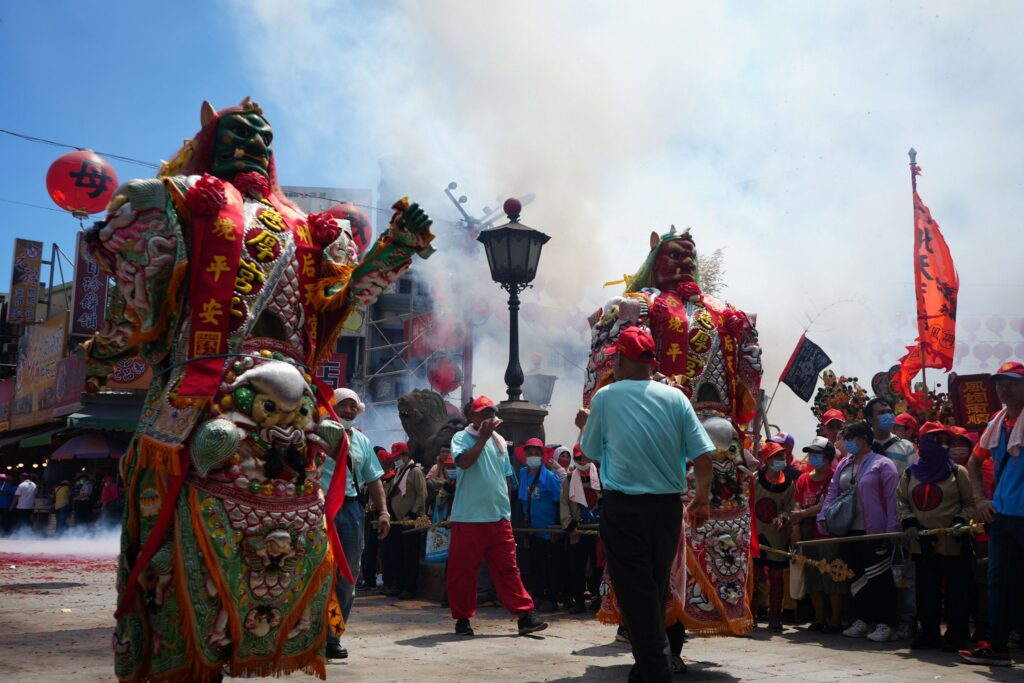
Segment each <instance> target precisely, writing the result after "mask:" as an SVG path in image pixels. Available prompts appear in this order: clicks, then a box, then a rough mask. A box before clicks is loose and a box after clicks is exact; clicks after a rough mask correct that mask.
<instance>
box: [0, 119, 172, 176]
mask: <svg viewBox="0 0 1024 683" xmlns="http://www.w3.org/2000/svg"><path fill="white" fill-rule="evenodd" d="M0 133H4V134H5V135H10V136H11V137H15V138H19V139H21V140H25V141H27V142H35V143H38V144H41V145H50V146H51V147H63V148H64V149H79V150H81V149H88V148H87V147H79V146H78V145H69V144H68V143H66V142H57V141H56V140H47V139H46V138H37V137H35V136H33V135H25V134H24V133H15V132H14V131H13V130H5V129H3V128H0ZM93 151H95V152H96V153H97V154H99V155H100V156H104V157H108V158H110V159H117V160H118V161H123V162H125V163H126V164H138V165H139V166H145V167H146V168H160V165H159V164H154V163H153V162H151V161H142V160H141V159H133V158H132V157H126V156H123V155H121V154H111V153H110V152H100V151H97V150H93Z"/></svg>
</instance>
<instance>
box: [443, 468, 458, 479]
mask: <svg viewBox="0 0 1024 683" xmlns="http://www.w3.org/2000/svg"><path fill="white" fill-rule="evenodd" d="M444 473H445V474H447V475H448V478H449V479H454V478H455V475H456V474H457V473H458V471H457V470H445V471H444Z"/></svg>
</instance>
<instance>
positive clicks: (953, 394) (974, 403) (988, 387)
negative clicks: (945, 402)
mask: <svg viewBox="0 0 1024 683" xmlns="http://www.w3.org/2000/svg"><path fill="white" fill-rule="evenodd" d="M949 398H950V402H951V403H952V404H953V416H954V417H956V423H957V424H958V425H960V426H961V427H963V428H964V429H966V430H968V431H972V432H980V431H981V430H983V429H984V428H985V425H986V424H988V420H989V418H990V417H992V414H993V413H994V412H996V411H997V410H999V407H1000V403H999V398H998V397H997V396H996V390H995V388H994V387H993V386H992V379H991V376H990V375H953V376H951V377H950V380H949Z"/></svg>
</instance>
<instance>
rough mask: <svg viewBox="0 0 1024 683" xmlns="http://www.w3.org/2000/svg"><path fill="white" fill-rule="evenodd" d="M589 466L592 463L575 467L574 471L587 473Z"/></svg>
mask: <svg viewBox="0 0 1024 683" xmlns="http://www.w3.org/2000/svg"><path fill="white" fill-rule="evenodd" d="M591 464H593V463H589V462H588V463H587V464H586V465H576V469H578V470H579V471H580V472H589V471H590V466H591Z"/></svg>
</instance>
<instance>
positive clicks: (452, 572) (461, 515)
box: [447, 396, 548, 636]
mask: <svg viewBox="0 0 1024 683" xmlns="http://www.w3.org/2000/svg"><path fill="white" fill-rule="evenodd" d="M495 412H496V411H495V406H494V401H492V400H491V399H489V398H487V397H486V396H480V397H479V398H477V399H475V400H474V401H473V403H472V405H471V407H470V415H469V419H470V423H471V424H470V426H469V427H467V428H466V429H464V430H462V431H461V432H458V433H457V434H456V435H455V436H453V437H452V445H451V451H452V458H453V459H454V461H455V467H456V471H457V474H456V482H457V485H456V488H455V502H454V503H452V512H451V515H450V517H449V519H450V520H451V523H452V538H451V545H450V546H449V550H448V578H447V582H448V604H449V606H450V607H451V611H452V619H455V632H456V633H458V634H459V635H463V636H471V635H473V628H472V626H471V625H470V623H469V620H470V619H471V618H472V617H473V616H474V615H475V614H476V578H477V571H478V570H479V569H480V561H481V560H484V561H486V562H487V571H488V572H489V573H490V575H491V580H492V581H493V582H494V587H495V589H496V590H497V591H498V597H499V598H501V604H502V605H504V606H505V609H507V610H508V611H509V612H510V613H511V614H514V615H516V616H518V617H519V634H520V635H526V634H527V633H533V632H535V631H541V630H543V629H545V628H547V626H548V625H547V623H545V622H543V621H541V620H539V619H537V618H536V617H535V616H534V615H533V600H532V599H531V598H530V595H529V593H527V592H526V589H525V588H524V587H523V580H522V578H521V577H520V576H519V567H518V566H517V565H516V540H515V537H514V536H513V535H512V524H511V522H510V521H509V520H510V518H511V516H512V510H511V505H510V503H509V495H508V477H510V476H512V465H511V463H510V462H509V459H508V446H507V444H506V443H505V440H504V439H503V438H502V437H501V435H499V434H498V433H496V432H495V431H494V430H495V428H497V426H498V425H499V424H501V420H498V419H497V418H496V417H495Z"/></svg>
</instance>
